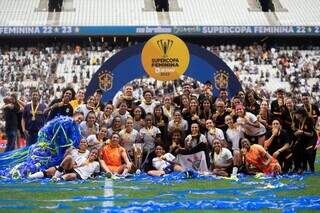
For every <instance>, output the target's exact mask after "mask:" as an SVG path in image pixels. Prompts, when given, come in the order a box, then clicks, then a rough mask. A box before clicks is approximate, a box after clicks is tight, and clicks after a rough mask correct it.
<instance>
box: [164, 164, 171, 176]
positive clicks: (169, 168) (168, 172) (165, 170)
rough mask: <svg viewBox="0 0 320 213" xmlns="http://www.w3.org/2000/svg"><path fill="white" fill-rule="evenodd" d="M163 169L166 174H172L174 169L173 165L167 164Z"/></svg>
mask: <svg viewBox="0 0 320 213" xmlns="http://www.w3.org/2000/svg"><path fill="white" fill-rule="evenodd" d="M163 171H164V173H166V174H170V173H171V172H173V171H174V169H173V165H169V166H167V167H166V168H164V169H163Z"/></svg>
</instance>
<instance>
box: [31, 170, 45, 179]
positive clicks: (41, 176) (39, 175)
mask: <svg viewBox="0 0 320 213" xmlns="http://www.w3.org/2000/svg"><path fill="white" fill-rule="evenodd" d="M43 177H44V173H43V172H36V173H33V174H31V175H29V178H32V179H35V178H43Z"/></svg>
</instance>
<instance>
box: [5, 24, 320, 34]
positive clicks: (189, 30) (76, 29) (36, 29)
mask: <svg viewBox="0 0 320 213" xmlns="http://www.w3.org/2000/svg"><path fill="white" fill-rule="evenodd" d="M159 33H170V34H176V35H198V36H201V35H277V36H279V35H280V36H281V35H285V36H290V35H292V36H297V35H312V36H319V35H320V26H0V36H28V35H29V36H50V35H52V36H68V35H70V36H81V35H82V36H99V35H155V34H159Z"/></svg>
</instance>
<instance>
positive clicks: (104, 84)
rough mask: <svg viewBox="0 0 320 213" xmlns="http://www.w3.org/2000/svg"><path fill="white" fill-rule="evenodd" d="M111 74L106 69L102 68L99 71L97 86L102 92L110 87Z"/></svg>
mask: <svg viewBox="0 0 320 213" xmlns="http://www.w3.org/2000/svg"><path fill="white" fill-rule="evenodd" d="M112 82H113V76H112V73H111V72H110V71H108V70H103V71H102V72H100V73H99V88H100V89H102V90H103V91H104V92H105V91H108V90H110V89H112V84H113V83H112Z"/></svg>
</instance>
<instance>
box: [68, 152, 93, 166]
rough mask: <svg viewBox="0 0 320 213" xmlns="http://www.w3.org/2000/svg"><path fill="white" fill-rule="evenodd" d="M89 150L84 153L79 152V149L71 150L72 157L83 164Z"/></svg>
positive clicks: (78, 163)
mask: <svg viewBox="0 0 320 213" xmlns="http://www.w3.org/2000/svg"><path fill="white" fill-rule="evenodd" d="M89 153H90V152H89V150H86V151H85V152H84V153H81V152H79V150H78V149H73V150H71V153H70V154H71V157H72V159H73V160H74V162H75V163H76V164H77V165H81V164H82V163H83V162H84V161H85V160H86V159H87V158H88V156H89Z"/></svg>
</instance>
